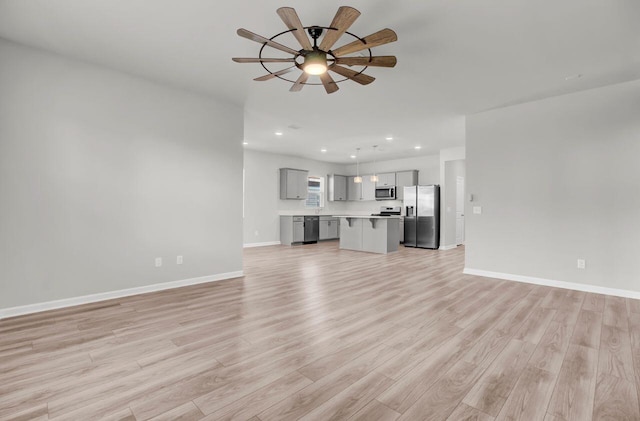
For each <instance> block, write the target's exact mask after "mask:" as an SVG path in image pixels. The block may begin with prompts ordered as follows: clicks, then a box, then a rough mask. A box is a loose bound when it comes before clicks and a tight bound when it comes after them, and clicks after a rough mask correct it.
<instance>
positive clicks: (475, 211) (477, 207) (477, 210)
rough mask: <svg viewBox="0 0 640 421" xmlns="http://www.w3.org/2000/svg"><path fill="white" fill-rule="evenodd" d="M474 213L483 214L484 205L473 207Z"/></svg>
mask: <svg viewBox="0 0 640 421" xmlns="http://www.w3.org/2000/svg"><path fill="white" fill-rule="evenodd" d="M473 214H474V215H482V206H474V207H473Z"/></svg>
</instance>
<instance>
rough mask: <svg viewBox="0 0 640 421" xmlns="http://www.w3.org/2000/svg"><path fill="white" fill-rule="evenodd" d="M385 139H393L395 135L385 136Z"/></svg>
mask: <svg viewBox="0 0 640 421" xmlns="http://www.w3.org/2000/svg"><path fill="white" fill-rule="evenodd" d="M385 140H393V137H391V136H387V137H385Z"/></svg>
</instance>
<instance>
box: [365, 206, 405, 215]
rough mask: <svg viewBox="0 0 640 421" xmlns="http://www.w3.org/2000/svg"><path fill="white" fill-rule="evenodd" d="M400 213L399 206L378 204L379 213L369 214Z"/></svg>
mask: <svg viewBox="0 0 640 421" xmlns="http://www.w3.org/2000/svg"><path fill="white" fill-rule="evenodd" d="M394 215H397V216H399V215H400V206H380V213H372V214H371V216H394Z"/></svg>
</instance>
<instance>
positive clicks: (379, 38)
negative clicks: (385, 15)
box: [333, 28, 398, 57]
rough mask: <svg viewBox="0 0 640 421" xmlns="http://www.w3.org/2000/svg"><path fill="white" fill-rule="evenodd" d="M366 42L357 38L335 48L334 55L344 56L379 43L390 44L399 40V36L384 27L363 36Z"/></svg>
mask: <svg viewBox="0 0 640 421" xmlns="http://www.w3.org/2000/svg"><path fill="white" fill-rule="evenodd" d="M363 40H364V42H362V41H360V40H357V41H353V42H351V43H349V44H347V45H343V46H342V47H340V48H338V49H337V50H333V55H334V56H336V57H338V56H343V55H345V54H351V53H355V52H358V51H361V50H364V49H367V48H373V47H377V46H379V45H384V44H388V43H390V42H394V41H397V40H398V36H397V35H396V33H395V32H393V31H392V30H391V29H388V28H387V29H383V30H381V31H378V32H376V33H373V34H371V35H368V36H366V37H364V38H363Z"/></svg>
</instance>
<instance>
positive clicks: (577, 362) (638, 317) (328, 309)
mask: <svg viewBox="0 0 640 421" xmlns="http://www.w3.org/2000/svg"><path fill="white" fill-rule="evenodd" d="M244 253H245V267H244V270H245V273H246V276H245V277H244V278H239V279H234V280H228V281H222V282H217V283H211V284H206V285H198V286H193V287H186V288H181V289H175V290H170V291H163V292H158V293H153V294H146V295H139V296H135V297H128V298H124V299H118V300H113V301H106V302H102V303H96V304H91V305H86V306H81V307H75V308H68V309H63V310H57V311H51V312H46V313H40V314H34V315H28V316H23V317H17V318H12V319H6V320H2V321H0V419H2V420H18V419H19V420H22V419H25V420H27V419H28V420H32V419H35V420H46V419H55V420H83V421H84V420H92V419H103V420H148V419H152V420H176V419H181V420H201V419H202V420H230V419H239V420H252V421H258V420H263V421H265V420H273V419H291V420H293V419H304V420H329V419H350V420H421V419H426V420H480V421H486V420H514V419H520V420H526V421H534V420H541V421H542V420H544V421H554V420H555V421H561V420H565V421H569V420H580V421H585V420H591V419H593V420H640V408H639V406H638V392H639V391H640V303H639V302H638V301H634V300H629V299H624V298H617V297H611V296H603V295H596V294H588V293H584V292H576V291H569V290H564V289H555V288H548V287H542V286H534V285H529V284H523V283H515V282H508V281H501V280H495V279H487V278H481V277H473V276H467V275H463V274H462V273H461V272H462V267H463V261H464V250H463V248H458V249H456V250H450V251H430V250H416V249H405V248H403V247H401V248H400V251H399V252H397V253H393V254H390V255H386V256H384V255H375V254H367V253H358V252H351V251H341V250H339V249H338V246H337V243H336V242H329V243H322V244H318V245H307V246H298V247H284V246H273V247H264V248H255V249H247V250H245V252H244Z"/></svg>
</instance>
